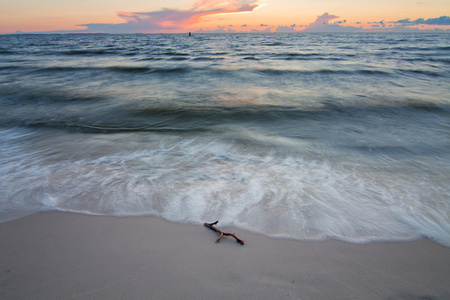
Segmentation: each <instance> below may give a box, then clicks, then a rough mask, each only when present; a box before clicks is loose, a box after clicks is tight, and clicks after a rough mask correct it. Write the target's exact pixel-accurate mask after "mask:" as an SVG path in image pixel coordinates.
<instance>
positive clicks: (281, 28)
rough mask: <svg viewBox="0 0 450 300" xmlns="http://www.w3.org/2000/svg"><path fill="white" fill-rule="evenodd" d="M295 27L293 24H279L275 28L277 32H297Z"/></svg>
mask: <svg viewBox="0 0 450 300" xmlns="http://www.w3.org/2000/svg"><path fill="white" fill-rule="evenodd" d="M294 27H295V25H294ZM294 27H292V26H278V27H277V28H276V29H275V32H283V33H285V32H288V33H289V32H297V31H296V30H295V29H294Z"/></svg>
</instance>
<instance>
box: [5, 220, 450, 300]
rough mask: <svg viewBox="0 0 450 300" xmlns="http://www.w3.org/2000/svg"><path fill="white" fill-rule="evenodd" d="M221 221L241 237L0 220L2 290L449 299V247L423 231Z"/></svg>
mask: <svg viewBox="0 0 450 300" xmlns="http://www.w3.org/2000/svg"><path fill="white" fill-rule="evenodd" d="M211 221H215V220H211ZM218 227H219V228H221V226H220V222H219V224H218ZM221 229H227V231H232V232H235V233H236V234H237V236H238V237H240V238H242V239H243V240H244V241H245V242H246V244H245V246H241V245H239V244H238V243H236V242H235V241H234V239H232V238H223V239H222V241H221V242H220V243H218V244H216V243H214V241H215V239H216V238H217V234H216V233H215V232H213V231H211V230H209V229H208V228H206V227H204V226H202V225H183V224H174V223H170V222H167V221H164V220H160V219H156V218H150V217H138V218H117V217H103V216H101V217H99V216H87V215H79V214H70V213H60V212H46V213H37V214H34V215H31V216H28V217H25V218H22V219H18V220H14V221H10V222H7V223H3V224H0V299H208V300H210V299H450V248H447V247H443V246H440V245H438V244H436V243H434V242H432V241H429V240H426V239H424V240H419V241H414V242H404V243H371V244H366V245H354V244H349V243H345V242H339V241H325V242H311V241H308V242H305V241H293V240H284V239H273V238H268V237H265V236H262V235H258V234H253V233H250V232H246V231H242V230H237V229H229V228H221Z"/></svg>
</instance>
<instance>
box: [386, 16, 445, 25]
mask: <svg viewBox="0 0 450 300" xmlns="http://www.w3.org/2000/svg"><path fill="white" fill-rule="evenodd" d="M391 23H394V24H399V25H401V26H413V25H450V17H449V16H441V17H439V18H430V19H426V20H425V19H424V18H419V19H417V20H414V21H411V20H410V19H408V18H406V19H403V20H398V21H394V22H391Z"/></svg>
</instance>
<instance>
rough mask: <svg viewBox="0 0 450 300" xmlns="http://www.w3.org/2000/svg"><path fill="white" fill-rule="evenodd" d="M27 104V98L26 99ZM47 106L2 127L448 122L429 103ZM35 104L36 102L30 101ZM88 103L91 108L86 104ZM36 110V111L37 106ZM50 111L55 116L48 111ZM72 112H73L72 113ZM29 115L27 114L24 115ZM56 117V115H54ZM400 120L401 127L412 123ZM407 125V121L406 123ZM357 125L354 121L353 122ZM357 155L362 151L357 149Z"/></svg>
mask: <svg viewBox="0 0 450 300" xmlns="http://www.w3.org/2000/svg"><path fill="white" fill-rule="evenodd" d="M26 98H27V99H30V98H32V97H29V96H27V97H26ZM43 98H44V99H45V101H47V102H48V108H47V111H45V113H41V114H39V113H36V112H35V113H32V111H35V106H34V105H33V104H32V103H31V102H30V100H29V102H28V103H30V104H29V107H28V108H27V109H24V108H23V105H24V104H25V103H24V102H21V103H20V105H21V106H22V108H21V110H22V112H21V114H20V115H17V114H15V113H14V111H15V109H14V107H12V108H11V107H10V108H9V110H10V111H11V113H8V114H6V115H5V116H3V117H2V118H1V119H0V123H1V125H2V127H28V128H52V129H58V130H64V131H73V132H85V133H121V132H186V133H187V132H193V133H195V132H214V131H221V130H223V129H222V128H223V126H230V125H239V126H247V125H251V126H260V127H262V128H265V127H268V126H269V127H270V126H274V125H271V124H278V125H276V126H280V124H286V126H300V125H299V124H304V122H317V121H320V122H324V123H333V124H336V125H339V124H347V123H348V124H350V123H352V122H356V121H358V120H360V119H361V118H367V119H370V118H374V117H375V118H378V117H380V116H382V117H383V118H390V119H399V118H403V116H411V115H412V114H413V115H415V118H417V119H421V118H425V119H430V118H436V117H442V118H443V119H445V118H448V117H449V115H450V107H448V106H445V105H441V106H438V105H436V104H433V103H426V102H416V101H410V102H406V103H402V104H397V105H394V104H390V105H384V106H383V105H374V106H366V107H362V106H342V105H337V104H333V103H323V104H322V106H321V107H320V108H310V109H301V108H298V107H293V106H276V105H270V106H269V105H268V106H264V105H262V106H237V107H220V106H215V107H211V106H207V107H199V106H196V107H151V108H145V107H144V108H138V107H128V108H121V109H120V111H119V112H118V111H117V110H116V109H110V110H108V109H102V110H101V111H99V113H96V114H84V111H85V109H84V108H83V107H85V104H89V105H91V104H90V103H94V105H95V107H100V106H102V104H101V103H102V102H101V101H102V98H101V97H94V96H93V97H92V98H90V97H86V98H85V99H78V98H74V97H67V99H65V100H64V99H61V97H58V96H55V98H54V102H53V104H54V107H53V106H52V105H51V102H50V101H51V100H49V98H48V96H47V97H43ZM34 101H35V102H36V101H39V100H38V99H37V100H34ZM89 101H91V102H89ZM69 102H72V103H71V104H72V105H75V106H77V105H78V106H79V108H78V110H77V113H75V114H63V113H60V112H59V110H60V105H59V104H61V103H67V104H68V103H69ZM39 105H42V103H40V104H39ZM53 110H55V113H52V111H53ZM72 110H73V109H72ZM27 112H29V113H27ZM57 112H58V113H57ZM410 118H411V117H406V118H405V119H403V122H412V120H409V119H410ZM408 120H409V121H408ZM358 122H359V121H358ZM361 149H363V148H361Z"/></svg>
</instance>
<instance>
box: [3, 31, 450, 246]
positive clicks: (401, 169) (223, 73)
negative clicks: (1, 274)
mask: <svg viewBox="0 0 450 300" xmlns="http://www.w3.org/2000/svg"><path fill="white" fill-rule="evenodd" d="M0 179H1V180H0V221H1V222H5V221H8V220H12V219H15V218H20V217H23V216H25V215H27V214H30V213H33V212H36V211H43V210H57V211H68V212H76V213H83V214H93V215H112V216H156V217H162V218H165V219H168V220H171V221H174V222H180V223H202V222H205V221H208V222H213V221H215V220H220V223H219V224H221V225H222V226H225V225H230V226H236V227H239V228H244V229H247V230H251V231H254V232H258V233H262V234H266V235H269V236H273V237H284V238H292V239H301V240H324V239H340V240H344V241H348V242H352V243H366V242H373V241H405V240H412V239H417V238H421V237H429V238H431V239H433V240H435V241H437V242H439V243H441V244H443V245H446V246H450V34H445V33H414V34H412V33H409V34H361V33H360V34H301V33H299V34H217V35H216V34H194V35H193V36H191V37H188V36H187V34H169V35H165V34H160V35H159V34H149V35H143V34H136V35H101V34H98V35H97V34H92V35H89V34H85V35H3V36H0Z"/></svg>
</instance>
